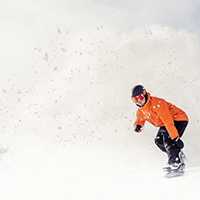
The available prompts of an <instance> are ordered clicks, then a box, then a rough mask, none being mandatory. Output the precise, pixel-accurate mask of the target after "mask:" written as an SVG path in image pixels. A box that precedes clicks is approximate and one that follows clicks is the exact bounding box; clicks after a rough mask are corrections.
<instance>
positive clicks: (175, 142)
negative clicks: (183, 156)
mask: <svg viewBox="0 0 200 200" xmlns="http://www.w3.org/2000/svg"><path fill="white" fill-rule="evenodd" d="M172 141H173V142H174V145H176V146H177V147H178V148H179V149H182V148H183V147H184V144H183V141H182V140H181V139H180V137H176V138H174V139H173V140H172Z"/></svg>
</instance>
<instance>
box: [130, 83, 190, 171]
mask: <svg viewBox="0 0 200 200" xmlns="http://www.w3.org/2000/svg"><path fill="white" fill-rule="evenodd" d="M131 98H132V100H133V101H134V102H135V103H136V105H137V106H138V110H137V113H136V120H135V123H134V131H135V132H141V131H142V127H143V126H144V124H145V122H146V121H148V122H149V123H151V124H152V125H154V126H155V127H159V130H158V133H157V135H156V138H155V144H156V145H157V146H158V147H159V149H160V150H162V151H163V152H165V153H167V155H168V163H167V166H166V168H167V169H170V170H171V171H173V170H174V171H175V170H179V169H181V168H182V169H184V167H185V164H184V162H183V160H182V158H181V153H182V150H181V149H182V148H183V147H184V143H183V141H182V140H181V139H180V138H181V137H182V135H183V133H184V131H185V128H186V126H187V124H188V121H189V120H188V117H187V115H186V113H185V112H184V111H183V110H181V109H180V108H178V107H176V106H175V105H172V104H171V103H169V102H167V101H165V100H164V99H161V98H158V97H153V96H151V95H150V93H148V92H146V90H145V89H144V87H143V86H142V85H136V86H135V87H133V88H132V91H131Z"/></svg>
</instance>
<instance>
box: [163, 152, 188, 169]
mask: <svg viewBox="0 0 200 200" xmlns="http://www.w3.org/2000/svg"><path fill="white" fill-rule="evenodd" d="M184 158H186V156H185V154H184V153H183V151H180V152H179V154H178V157H176V158H175V160H174V161H173V162H172V161H169V162H168V163H167V166H166V167H164V168H163V170H164V171H165V172H182V171H183V170H184V169H185V163H184V160H183V159H184Z"/></svg>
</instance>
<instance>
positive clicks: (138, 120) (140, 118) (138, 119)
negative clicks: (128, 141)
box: [133, 109, 146, 127]
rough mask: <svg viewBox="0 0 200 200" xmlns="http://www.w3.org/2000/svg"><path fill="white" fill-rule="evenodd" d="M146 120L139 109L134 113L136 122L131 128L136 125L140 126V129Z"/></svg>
mask: <svg viewBox="0 0 200 200" xmlns="http://www.w3.org/2000/svg"><path fill="white" fill-rule="evenodd" d="M145 122H146V120H145V119H144V117H143V115H142V111H141V110H140V109H138V110H137V113H136V120H135V122H134V124H133V126H135V125H136V124H138V125H140V126H141V127H143V126H144V124H145Z"/></svg>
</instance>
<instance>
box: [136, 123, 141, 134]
mask: <svg viewBox="0 0 200 200" xmlns="http://www.w3.org/2000/svg"><path fill="white" fill-rule="evenodd" d="M134 131H135V132H137V133H140V132H141V131H142V127H141V126H140V125H139V124H136V125H135V129H134Z"/></svg>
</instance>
